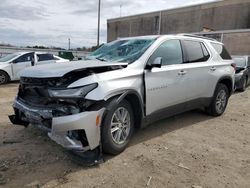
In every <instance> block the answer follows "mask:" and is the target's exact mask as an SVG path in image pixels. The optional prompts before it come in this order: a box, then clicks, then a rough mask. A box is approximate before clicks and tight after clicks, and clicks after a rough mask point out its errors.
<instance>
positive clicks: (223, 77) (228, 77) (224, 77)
mask: <svg viewBox="0 0 250 188" xmlns="http://www.w3.org/2000/svg"><path fill="white" fill-rule="evenodd" d="M222 80H230V82H231V91H230V95H232V93H233V92H234V81H233V79H232V78H231V77H230V76H222V77H221V78H220V79H219V80H218V82H217V84H216V86H215V88H214V91H215V89H216V87H217V85H218V84H219V83H220V82H221V81H222Z"/></svg>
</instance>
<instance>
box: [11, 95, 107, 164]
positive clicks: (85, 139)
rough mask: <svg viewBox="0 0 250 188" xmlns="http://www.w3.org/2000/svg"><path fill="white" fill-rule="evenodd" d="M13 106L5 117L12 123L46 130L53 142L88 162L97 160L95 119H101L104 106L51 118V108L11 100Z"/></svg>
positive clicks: (97, 129)
mask: <svg viewBox="0 0 250 188" xmlns="http://www.w3.org/2000/svg"><path fill="white" fill-rule="evenodd" d="M13 108H14V110H15V115H11V116H9V118H10V121H11V122H12V123H13V124H15V125H22V126H25V127H26V126H28V124H32V125H36V126H38V127H39V128H42V129H44V130H46V131H47V132H48V136H49V137H50V138H51V139H52V140H53V141H55V142H56V143H58V144H60V145H61V146H63V147H64V148H66V149H68V150H71V151H73V152H74V153H77V154H78V155H80V156H81V157H83V158H84V156H85V157H86V159H88V161H92V162H90V163H91V164H92V163H93V164H94V163H96V161H99V158H100V153H101V151H100V141H101V139H100V125H101V122H100V121H99V119H102V118H101V117H102V115H103V113H104V111H105V108H102V109H100V110H98V111H85V112H81V113H77V114H72V115H66V116H60V117H53V109H51V108H41V107H34V106H30V105H27V104H25V103H24V102H22V101H19V100H16V101H15V103H14V104H13ZM97 119H98V121H97ZM86 151H88V152H86ZM84 153H86V154H84ZM93 156H95V157H93Z"/></svg>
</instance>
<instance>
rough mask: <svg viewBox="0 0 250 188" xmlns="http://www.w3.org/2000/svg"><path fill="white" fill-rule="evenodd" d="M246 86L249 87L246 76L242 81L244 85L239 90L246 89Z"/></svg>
mask: <svg viewBox="0 0 250 188" xmlns="http://www.w3.org/2000/svg"><path fill="white" fill-rule="evenodd" d="M246 88H247V77H246V76H245V77H244V78H243V81H242V87H241V88H240V89H239V90H240V91H246Z"/></svg>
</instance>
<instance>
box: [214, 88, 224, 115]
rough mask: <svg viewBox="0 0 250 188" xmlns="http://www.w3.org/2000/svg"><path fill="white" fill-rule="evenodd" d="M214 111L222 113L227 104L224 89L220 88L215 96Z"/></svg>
mask: <svg viewBox="0 0 250 188" xmlns="http://www.w3.org/2000/svg"><path fill="white" fill-rule="evenodd" d="M215 104H216V111H217V112H218V113H222V112H223V111H224V109H225V107H226V104H227V93H226V91H224V90H221V91H220V92H219V93H218V95H217V97H216V103H215Z"/></svg>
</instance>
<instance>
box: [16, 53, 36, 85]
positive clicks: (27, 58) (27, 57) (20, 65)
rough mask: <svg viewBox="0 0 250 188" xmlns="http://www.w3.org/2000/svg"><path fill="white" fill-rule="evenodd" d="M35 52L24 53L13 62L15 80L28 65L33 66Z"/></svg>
mask: <svg viewBox="0 0 250 188" xmlns="http://www.w3.org/2000/svg"><path fill="white" fill-rule="evenodd" d="M32 58H34V53H27V54H24V55H22V56H20V57H18V58H17V59H15V60H14V61H13V62H12V73H13V78H14V80H17V79H20V75H19V74H20V72H21V71H22V70H24V69H25V68H27V67H31V61H32Z"/></svg>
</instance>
